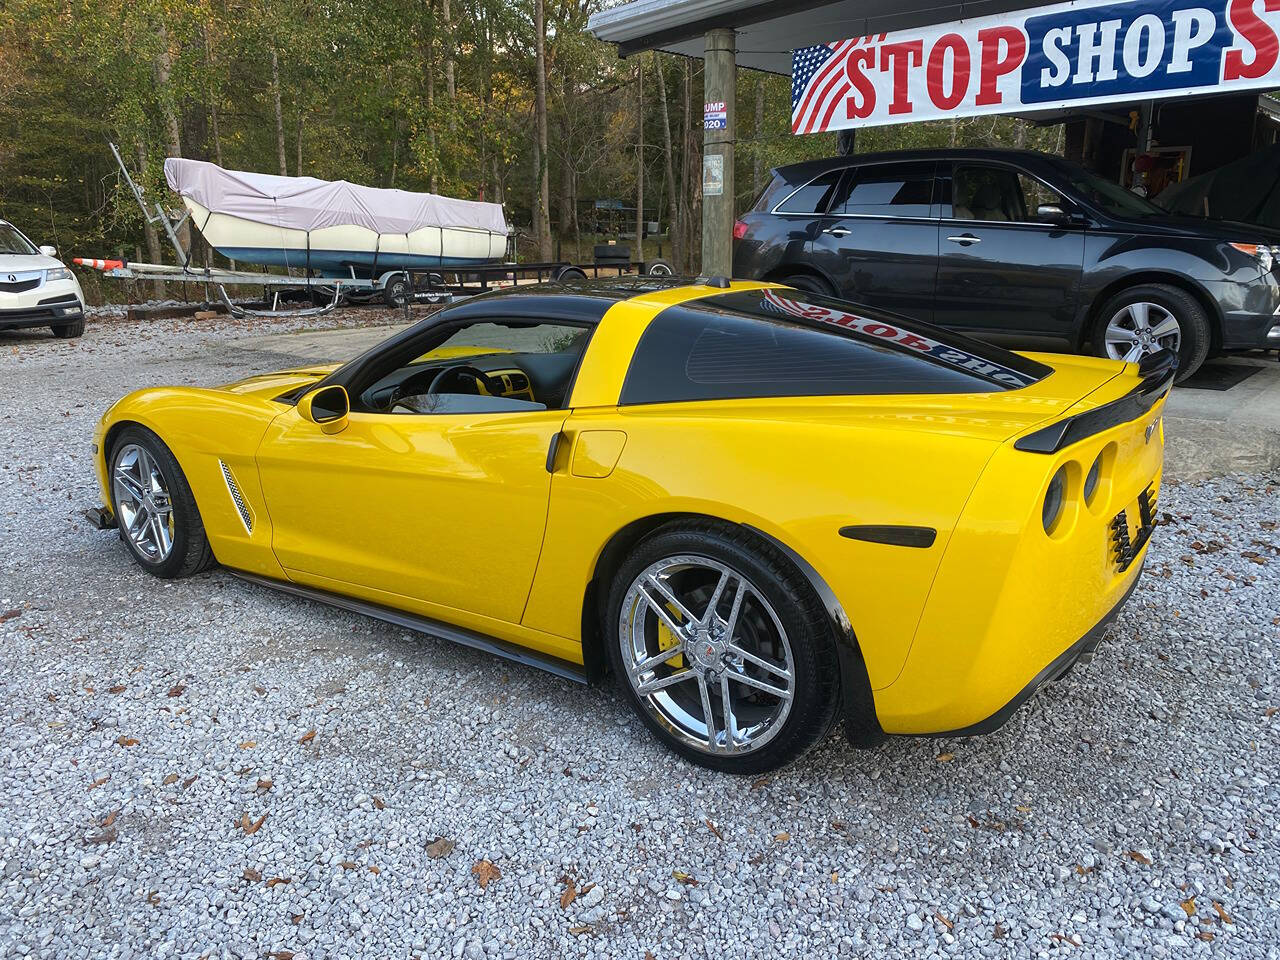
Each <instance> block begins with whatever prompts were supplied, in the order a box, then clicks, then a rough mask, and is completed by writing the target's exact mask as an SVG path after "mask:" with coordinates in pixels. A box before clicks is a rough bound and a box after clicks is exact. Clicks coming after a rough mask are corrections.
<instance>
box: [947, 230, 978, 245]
mask: <svg viewBox="0 0 1280 960" xmlns="http://www.w3.org/2000/svg"><path fill="white" fill-rule="evenodd" d="M947 239H948V240H950V241H951V242H952V243H958V244H960V246H962V247H967V246H969V244H971V243H981V242H982V238H981V237H975V236H974V235H973V234H972V233H962V234H960V236H958V237H947Z"/></svg>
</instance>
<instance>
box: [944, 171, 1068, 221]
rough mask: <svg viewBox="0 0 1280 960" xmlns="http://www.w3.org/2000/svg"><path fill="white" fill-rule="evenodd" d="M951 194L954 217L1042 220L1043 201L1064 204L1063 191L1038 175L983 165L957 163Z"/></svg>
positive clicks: (985, 219)
mask: <svg viewBox="0 0 1280 960" xmlns="http://www.w3.org/2000/svg"><path fill="white" fill-rule="evenodd" d="M951 197H952V199H951V204H952V206H951V211H952V212H951V215H952V217H954V218H955V219H957V220H979V221H984V222H987V223H1038V222H1040V220H1039V218H1038V217H1037V216H1036V210H1037V209H1038V208H1039V206H1040V205H1041V204H1054V205H1057V206H1063V205H1064V201H1063V199H1062V195H1061V194H1059V193H1057V192H1056V191H1054V190H1052V189H1050V188H1049V187H1047V186H1045V185H1044V184H1043V183H1041V182H1040V181H1039V180H1037V179H1035V178H1034V177H1030V176H1027V175H1026V174H1025V173H1020V172H1019V171H1016V170H1012V169H1010V168H1008V167H987V166H980V165H966V166H957V167H956V169H955V173H954V174H953V176H952V188H951Z"/></svg>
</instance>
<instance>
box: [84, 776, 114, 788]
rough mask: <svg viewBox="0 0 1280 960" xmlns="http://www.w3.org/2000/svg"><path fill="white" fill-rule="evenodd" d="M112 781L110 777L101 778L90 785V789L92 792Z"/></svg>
mask: <svg viewBox="0 0 1280 960" xmlns="http://www.w3.org/2000/svg"><path fill="white" fill-rule="evenodd" d="M110 779H111V778H110V777H99V778H98V779H97V780H95V781H93V783H91V784H89V789H90V790H92V789H93V788H94V787H100V786H102V785H103V784H104V783H106V782H107V781H108V780H110Z"/></svg>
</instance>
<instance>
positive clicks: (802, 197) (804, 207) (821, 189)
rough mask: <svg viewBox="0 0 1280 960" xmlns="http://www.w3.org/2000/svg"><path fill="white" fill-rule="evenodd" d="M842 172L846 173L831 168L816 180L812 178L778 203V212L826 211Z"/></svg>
mask: <svg viewBox="0 0 1280 960" xmlns="http://www.w3.org/2000/svg"><path fill="white" fill-rule="evenodd" d="M842 173H844V171H843V170H831V171H829V172H827V173H824V174H823V175H822V176H820V177H818V178H817V179H816V180H810V181H809V182H808V183H806V184H805V185H804V186H803V187H801V188H800V189H799V190H796V191H795V192H794V193H792V194H791V196H789V197H787V198H786V199H785V200H783V201H782V203H780V204H778V211H777V212H778V213H803V214H815V213H825V212H826V209H827V207H828V206H830V204H831V198H832V197H833V196H834V195H835V192H836V187H837V186H839V184H840V175H841V174H842Z"/></svg>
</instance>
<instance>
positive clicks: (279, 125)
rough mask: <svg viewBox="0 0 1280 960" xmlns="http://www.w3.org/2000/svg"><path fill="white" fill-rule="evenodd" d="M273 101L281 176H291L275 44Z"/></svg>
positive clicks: (272, 80)
mask: <svg viewBox="0 0 1280 960" xmlns="http://www.w3.org/2000/svg"><path fill="white" fill-rule="evenodd" d="M271 100H272V103H273V105H274V106H275V114H276V157H277V159H278V160H279V161H280V176H282V177H287V176H288V175H289V166H288V164H287V163H286V162H285V154H284V111H283V109H282V107H281V105H280V58H279V56H278V55H277V54H276V47H275V44H274V43H272V45H271Z"/></svg>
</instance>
